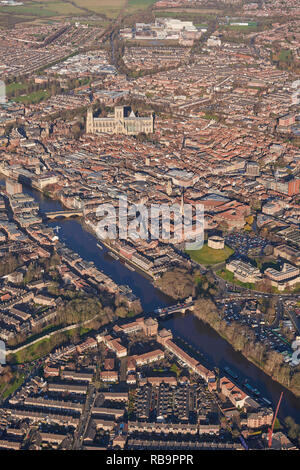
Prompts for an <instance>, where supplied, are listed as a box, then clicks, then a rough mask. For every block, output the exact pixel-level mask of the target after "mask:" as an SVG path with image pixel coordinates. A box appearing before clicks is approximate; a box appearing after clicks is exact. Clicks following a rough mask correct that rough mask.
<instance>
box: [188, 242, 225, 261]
mask: <svg viewBox="0 0 300 470" xmlns="http://www.w3.org/2000/svg"><path fill="white" fill-rule="evenodd" d="M187 253H188V254H189V255H190V257H191V259H192V260H194V261H196V262H197V263H200V264H205V265H212V264H217V263H222V262H223V261H226V260H227V258H229V256H231V255H232V253H233V250H232V249H231V248H229V246H226V245H225V247H224V248H223V249H222V250H214V249H213V248H210V247H209V246H208V245H207V244H205V245H204V246H203V247H202V248H201V250H191V251H187Z"/></svg>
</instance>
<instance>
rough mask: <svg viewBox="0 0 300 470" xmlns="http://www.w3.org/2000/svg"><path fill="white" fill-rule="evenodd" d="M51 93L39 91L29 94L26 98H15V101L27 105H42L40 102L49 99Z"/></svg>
mask: <svg viewBox="0 0 300 470" xmlns="http://www.w3.org/2000/svg"><path fill="white" fill-rule="evenodd" d="M49 96H50V93H49V92H48V91H47V90H39V91H33V92H32V93H29V94H28V95H24V96H22V95H21V96H18V97H16V98H14V101H17V102H19V103H26V104H36V103H40V101H43V100H46V99H47V98H49Z"/></svg>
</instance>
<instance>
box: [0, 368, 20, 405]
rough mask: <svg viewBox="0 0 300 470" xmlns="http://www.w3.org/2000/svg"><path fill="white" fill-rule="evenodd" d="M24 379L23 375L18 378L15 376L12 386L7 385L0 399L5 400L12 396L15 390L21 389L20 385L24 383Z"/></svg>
mask: <svg viewBox="0 0 300 470" xmlns="http://www.w3.org/2000/svg"><path fill="white" fill-rule="evenodd" d="M24 379H25V376H24V375H23V374H21V375H20V376H16V377H15V378H14V381H13V382H12V384H9V385H8V387H7V388H6V389H5V391H4V393H3V397H2V398H3V399H4V400H5V398H7V397H9V396H10V395H12V394H13V393H14V392H15V390H17V389H18V388H19V387H21V385H22V383H23V382H24Z"/></svg>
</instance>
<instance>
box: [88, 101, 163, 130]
mask: <svg viewBox="0 0 300 470" xmlns="http://www.w3.org/2000/svg"><path fill="white" fill-rule="evenodd" d="M153 131H154V115H153V113H151V115H150V116H148V117H147V116H146V117H140V116H136V115H135V114H134V112H133V111H132V110H131V108H130V107H128V106H116V107H115V112H114V116H112V117H106V118H95V117H94V116H93V111H92V109H91V108H89V109H88V111H87V118H86V132H87V133H88V134H100V133H103V132H104V133H106V134H125V135H137V134H140V133H141V132H143V133H144V134H151V133H153Z"/></svg>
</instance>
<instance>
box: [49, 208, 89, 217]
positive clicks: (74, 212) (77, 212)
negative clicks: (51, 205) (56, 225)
mask: <svg viewBox="0 0 300 470" xmlns="http://www.w3.org/2000/svg"><path fill="white" fill-rule="evenodd" d="M44 215H45V217H47V219H56V218H58V217H82V216H83V211H82V210H81V209H71V210H69V209H67V210H62V211H53V212H45V213H44Z"/></svg>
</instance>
